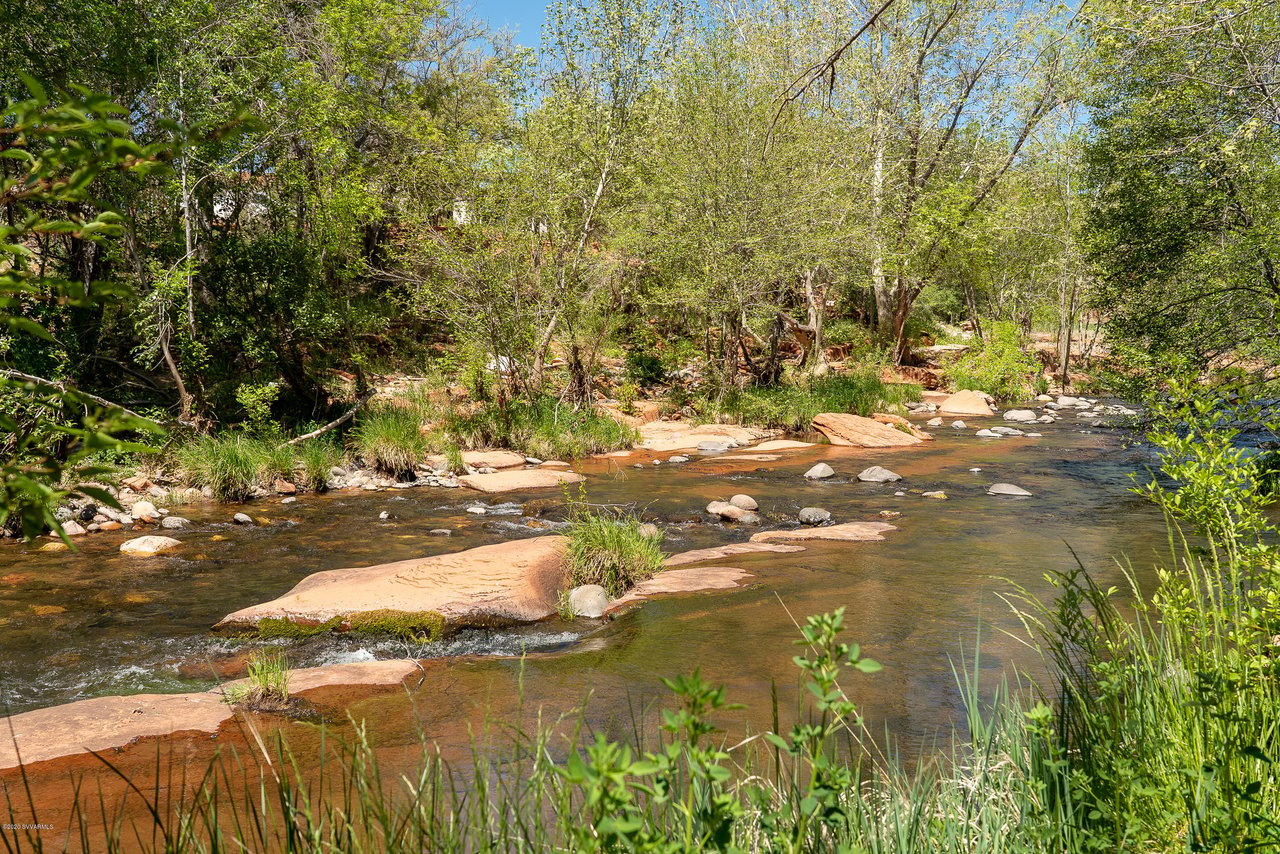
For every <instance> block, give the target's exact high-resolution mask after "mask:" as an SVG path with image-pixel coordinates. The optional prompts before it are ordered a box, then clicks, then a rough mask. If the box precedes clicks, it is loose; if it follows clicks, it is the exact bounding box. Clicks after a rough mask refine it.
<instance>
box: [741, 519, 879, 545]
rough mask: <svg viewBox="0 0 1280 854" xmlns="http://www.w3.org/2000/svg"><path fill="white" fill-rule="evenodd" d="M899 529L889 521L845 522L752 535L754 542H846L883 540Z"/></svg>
mask: <svg viewBox="0 0 1280 854" xmlns="http://www.w3.org/2000/svg"><path fill="white" fill-rule="evenodd" d="M896 530H898V528H897V526H896V525H890V524H889V523H888V522H845V523H843V524H840V525H829V526H827V527H825V528H793V529H791V530H782V531H761V532H760V533H758V534H752V535H751V542H753V543H767V542H771V541H773V540H844V541H846V542H867V541H874V540H883V539H884V534H886V533H888V532H889V531H896Z"/></svg>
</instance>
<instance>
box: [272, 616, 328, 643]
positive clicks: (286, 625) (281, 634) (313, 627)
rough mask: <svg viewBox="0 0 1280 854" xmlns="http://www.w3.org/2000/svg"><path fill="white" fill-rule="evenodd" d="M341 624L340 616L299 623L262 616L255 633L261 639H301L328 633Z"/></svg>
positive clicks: (281, 618)
mask: <svg viewBox="0 0 1280 854" xmlns="http://www.w3.org/2000/svg"><path fill="white" fill-rule="evenodd" d="M341 625H342V618H341V617H334V618H332V619H330V620H326V621H324V622H323V623H314V624H307V623H299V622H297V621H294V620H289V619H285V618H283V617H263V618H262V619H261V620H259V621H258V625H257V630H256V631H255V633H254V634H255V635H256V636H257V637H260V638H263V639H275V638H288V639H291V640H302V639H304V638H311V637H315V636H316V635H323V634H328V633H329V632H332V631H337V629H338V628H339V627H340V626H341Z"/></svg>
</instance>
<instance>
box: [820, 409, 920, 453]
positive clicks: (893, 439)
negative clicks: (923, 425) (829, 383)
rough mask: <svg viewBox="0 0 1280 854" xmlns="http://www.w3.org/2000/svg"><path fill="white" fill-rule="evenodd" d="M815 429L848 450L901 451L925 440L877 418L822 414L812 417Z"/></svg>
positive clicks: (832, 413) (837, 413)
mask: <svg viewBox="0 0 1280 854" xmlns="http://www.w3.org/2000/svg"><path fill="white" fill-rule="evenodd" d="M813 429H815V430H817V431H818V432H820V433H821V434H822V435H824V436H826V437H827V439H828V440H829V441H830V442H831V444H833V445H839V446H842V447H848V448H898V447H903V446H906V445H918V444H920V443H921V442H924V441H926V439H925V438H922V437H921V436H920V435H916V434H915V433H913V432H912V431H911V428H910V426H908V427H907V428H906V429H899V428H898V426H896V425H895V424H885V423H883V422H881V421H878V420H876V419H874V418H863V417H862V416H861V415H850V414H848V413H845V412H823V413H821V414H819V415H815V416H813Z"/></svg>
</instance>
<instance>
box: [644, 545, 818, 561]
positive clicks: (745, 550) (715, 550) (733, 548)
mask: <svg viewBox="0 0 1280 854" xmlns="http://www.w3.org/2000/svg"><path fill="white" fill-rule="evenodd" d="M802 551H804V546H787V545H783V544H782V543H730V544H728V545H725V546H713V547H711V548H709V549H694V550H693V551H691V552H680V553H679V554H674V555H671V556H670V557H669V558H667V559H666V561H665V564H666V565H667V566H683V565H684V564H686V563H702V562H703V561H708V560H720V559H721V558H726V557H732V556H734V555H743V554H755V553H757V552H802Z"/></svg>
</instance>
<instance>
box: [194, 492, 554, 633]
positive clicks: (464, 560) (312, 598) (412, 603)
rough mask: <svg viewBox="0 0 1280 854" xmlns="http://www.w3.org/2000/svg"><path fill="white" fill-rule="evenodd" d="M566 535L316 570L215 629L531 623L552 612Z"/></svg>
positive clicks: (242, 609)
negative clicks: (384, 622) (423, 620)
mask: <svg viewBox="0 0 1280 854" xmlns="http://www.w3.org/2000/svg"><path fill="white" fill-rule="evenodd" d="M482 476H484V477H492V476H494V475H482ZM566 542H567V541H566V539H565V538H564V537H557V536H544V537H535V538H533V539H528V540H514V541H512V542H507V543H497V544H495V545H490V546H480V547H479V548H474V549H468V550H466V551H462V552H455V553H454V554H447V555H436V556H434V557H428V558H415V559H412V560H402V561H396V562H395V563H386V564H379V565H377V566H366V567H358V568H352V569H333V570H329V571H328V572H317V573H315V574H314V575H309V576H307V577H306V578H304V579H302V581H300V582H298V584H297V585H296V586H295V587H294V588H293V589H292V590H290V591H289V592H288V593H286V594H285V595H283V596H281V597H280V598H278V599H273V600H271V601H270V602H263V603H262V604H260V605H251V606H249V607H248V608H241V609H240V610H239V611H235V612H234V613H231V614H228V615H227V616H225V617H223V618H222V620H221V621H219V622H218V624H217V625H215V626H214V628H215V629H231V630H256V629H257V628H258V627H259V624H260V623H261V621H262V620H264V619H273V620H288V621H289V622H293V623H297V624H299V625H304V626H317V625H321V624H323V623H326V622H328V621H330V620H333V619H335V618H336V619H340V620H343V621H346V620H348V619H349V618H350V617H352V616H353V615H357V614H363V613H368V612H375V611H399V612H404V613H410V614H423V613H433V614H439V615H440V616H441V617H442V618H443V620H444V624H445V626H446V627H448V628H458V627H462V626H492V625H504V624H509V623H523V622H533V621H535V620H541V619H543V618H545V617H549V616H551V615H552V614H554V613H555V611H556V596H557V593H558V592H559V591H560V589H561V588H563V586H564V580H565V561H564V552H565V544H566Z"/></svg>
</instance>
